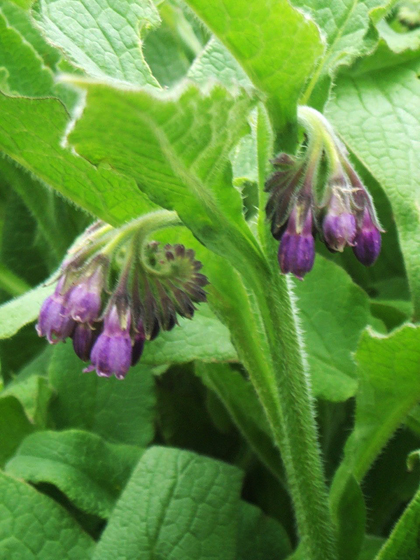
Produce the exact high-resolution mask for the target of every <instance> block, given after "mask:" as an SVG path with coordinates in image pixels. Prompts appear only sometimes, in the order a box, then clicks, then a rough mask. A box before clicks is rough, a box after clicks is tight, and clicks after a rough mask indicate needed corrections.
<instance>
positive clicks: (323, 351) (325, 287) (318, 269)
mask: <svg viewBox="0 0 420 560" xmlns="http://www.w3.org/2000/svg"><path fill="white" fill-rule="evenodd" d="M295 292H296V295H297V296H298V307H299V310H300V316H301V321H302V327H303V332H304V333H305V343H306V350H307V353H308V362H309V366H310V370H309V371H310V374H311V380H312V385H313V389H314V393H315V395H316V396H317V397H320V398H323V399H326V400H329V401H336V402H338V401H344V400H346V399H348V398H349V397H351V396H353V395H354V394H355V393H356V389H357V377H356V364H355V362H354V359H353V355H352V354H353V352H354V351H355V350H356V347H357V343H358V340H359V337H360V334H361V332H362V330H363V329H364V328H365V327H366V325H367V324H368V319H369V298H368V297H367V295H366V294H365V292H364V291H363V290H362V289H361V288H359V287H358V286H356V284H354V283H353V282H352V280H351V278H350V277H349V276H348V274H347V273H346V272H345V271H344V270H343V269H342V268H340V267H339V266H337V265H335V264H334V263H332V262H330V261H327V260H326V259H324V258H323V257H321V256H320V255H317V257H316V260H315V266H314V268H313V270H312V271H311V274H308V276H307V277H306V278H305V281H304V282H299V281H296V282H295Z"/></svg>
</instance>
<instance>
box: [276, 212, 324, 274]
mask: <svg viewBox="0 0 420 560" xmlns="http://www.w3.org/2000/svg"><path fill="white" fill-rule="evenodd" d="M278 259H279V264H280V269H281V271H282V272H283V274H286V273H288V272H291V273H292V274H294V275H295V276H296V278H299V280H302V279H303V277H304V276H305V274H307V273H308V272H309V271H310V270H312V267H313V265H314V259H315V240H314V236H313V234H312V212H311V208H310V207H308V208H306V209H302V208H301V207H299V206H295V208H294V209H293V210H292V213H291V215H290V218H289V221H288V222H287V228H286V231H285V232H284V233H283V235H282V237H281V241H280V247H279V253H278Z"/></svg>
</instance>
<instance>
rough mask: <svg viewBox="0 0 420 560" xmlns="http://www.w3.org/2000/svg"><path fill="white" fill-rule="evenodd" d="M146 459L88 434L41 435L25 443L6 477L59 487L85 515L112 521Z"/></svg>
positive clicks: (130, 448) (134, 450)
mask: <svg viewBox="0 0 420 560" xmlns="http://www.w3.org/2000/svg"><path fill="white" fill-rule="evenodd" d="M141 453H142V450H141V449H139V448H136V447H134V446H128V445H113V444H110V443H106V442H105V441H104V440H103V439H102V438H100V437H99V436H97V435H95V434H92V433H89V432H83V431H79V430H67V431H63V432H38V433H35V434H32V435H31V436H29V437H27V438H26V439H25V440H24V441H23V443H22V445H21V446H20V448H19V449H18V451H17V453H16V454H15V456H14V457H13V458H12V459H11V460H10V461H9V462H8V464H7V465H6V469H5V471H6V472H7V473H8V474H11V475H13V476H16V477H17V478H23V479H24V480H26V481H28V482H32V483H35V484H36V483H40V482H47V483H49V484H54V485H55V486H57V488H59V489H60V490H61V492H63V493H64V494H66V496H67V497H68V498H69V499H70V500H71V501H72V502H73V503H74V505H75V506H76V507H78V508H79V509H81V510H82V511H85V512H87V513H90V514H92V515H97V516H99V517H103V518H107V517H109V515H110V514H111V511H112V509H113V507H114V505H115V502H116V501H117V499H118V497H119V495H120V493H121V491H122V490H123V488H124V486H125V484H126V482H127V480H128V478H129V477H130V475H131V472H132V470H133V469H134V467H135V465H136V464H137V462H138V460H139V458H140V455H141Z"/></svg>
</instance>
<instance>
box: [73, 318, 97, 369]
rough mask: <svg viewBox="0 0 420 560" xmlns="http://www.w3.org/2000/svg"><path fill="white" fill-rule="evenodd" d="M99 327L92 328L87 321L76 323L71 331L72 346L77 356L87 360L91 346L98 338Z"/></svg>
mask: <svg viewBox="0 0 420 560" xmlns="http://www.w3.org/2000/svg"><path fill="white" fill-rule="evenodd" d="M98 334H99V328H96V329H95V328H93V327H92V326H91V325H89V324H87V323H77V324H76V328H75V329H74V331H73V334H72V339H73V348H74V351H75V353H76V354H77V356H79V358H80V359H81V360H83V361H84V362H88V361H89V358H90V353H91V350H92V347H93V345H94V343H95V341H96V339H97V338H98Z"/></svg>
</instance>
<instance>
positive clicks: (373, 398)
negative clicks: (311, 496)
mask: <svg viewBox="0 0 420 560" xmlns="http://www.w3.org/2000/svg"><path fill="white" fill-rule="evenodd" d="M356 360H357V362H358V377H359V379H360V385H359V389H358V392H357V394H356V421H355V426H354V429H353V432H352V433H351V435H350V437H349V439H348V440H347V443H346V446H345V455H344V459H343V462H342V464H341V465H340V467H339V469H338V471H337V473H336V475H335V479H334V484H333V488H332V501H333V503H337V502H338V501H339V499H340V496H341V495H342V492H343V489H344V487H345V485H346V484H347V483H348V479H349V477H351V476H354V477H355V478H356V480H357V482H360V481H361V480H362V478H363V477H364V475H365V474H366V472H367V470H368V469H369V467H370V466H371V464H372V463H373V461H374V460H375V458H376V457H377V455H378V454H379V453H380V451H381V449H382V448H383V447H384V445H385V444H386V443H387V441H388V440H389V438H390V437H391V436H392V434H393V433H394V431H395V430H396V429H397V428H398V426H399V425H400V424H401V423H402V422H403V420H404V418H405V417H406V415H407V414H408V412H409V411H410V410H411V409H412V408H413V407H414V405H415V404H416V403H417V402H418V401H419V399H420V375H419V373H420V327H414V326H413V325H406V326H404V327H401V328H400V329H398V330H396V331H394V332H393V333H392V334H391V335H389V336H387V337H385V336H379V335H375V334H373V333H371V332H369V331H365V332H364V333H363V335H362V338H361V340H360V344H359V348H358V350H357V353H356Z"/></svg>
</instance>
